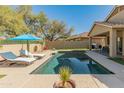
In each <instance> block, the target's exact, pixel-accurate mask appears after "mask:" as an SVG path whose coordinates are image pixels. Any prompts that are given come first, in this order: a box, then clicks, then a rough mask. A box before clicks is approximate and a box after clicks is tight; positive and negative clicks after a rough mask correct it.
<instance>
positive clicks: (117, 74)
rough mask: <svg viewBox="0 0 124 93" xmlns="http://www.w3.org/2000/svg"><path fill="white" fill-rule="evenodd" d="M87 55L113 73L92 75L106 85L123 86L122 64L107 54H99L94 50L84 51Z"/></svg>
mask: <svg viewBox="0 0 124 93" xmlns="http://www.w3.org/2000/svg"><path fill="white" fill-rule="evenodd" d="M86 54H87V55H88V56H89V57H91V58H92V59H94V60H95V61H96V62H97V63H99V64H101V65H102V66H104V67H105V68H107V69H108V70H110V71H111V72H113V73H114V74H113V75H93V76H94V77H95V78H96V79H98V80H100V81H101V82H103V83H104V84H105V85H107V86H108V87H124V66H123V65H121V64H118V63H116V62H114V61H112V60H110V59H108V57H107V56H104V55H101V54H99V53H96V52H92V51H88V52H87V53H86Z"/></svg>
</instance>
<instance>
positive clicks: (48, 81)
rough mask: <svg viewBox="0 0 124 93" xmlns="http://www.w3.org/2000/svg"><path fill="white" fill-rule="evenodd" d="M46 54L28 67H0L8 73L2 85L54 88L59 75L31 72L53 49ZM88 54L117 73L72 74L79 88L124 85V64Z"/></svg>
mask: <svg viewBox="0 0 124 93" xmlns="http://www.w3.org/2000/svg"><path fill="white" fill-rule="evenodd" d="M44 53H45V54H46V56H45V57H44V58H42V59H40V60H37V61H36V62H34V63H33V64H32V65H30V66H27V67H19V68H18V67H14V68H10V67H6V68H0V74H6V75H7V76H5V77H4V78H2V79H0V87H6V88H52V86H53V84H54V82H55V81H58V80H59V76H58V75H53V74H50V75H42V74H30V73H31V72H32V71H33V70H35V69H36V68H37V67H39V66H40V65H42V64H43V63H44V62H46V61H47V60H48V59H49V58H50V57H52V55H51V53H52V51H45V52H44ZM86 54H87V55H88V56H90V57H91V58H93V59H94V60H96V61H97V62H98V63H100V64H102V65H103V66H104V67H106V68H108V69H109V70H111V71H112V72H114V73H115V74H112V75H97V74H96V75H90V74H87V75H84V74H75V75H72V76H71V79H73V80H74V81H75V83H76V87H78V88H106V87H124V75H123V72H124V66H122V65H120V64H117V63H114V62H113V61H111V60H109V59H107V57H105V56H103V55H100V54H97V53H94V52H87V53H86Z"/></svg>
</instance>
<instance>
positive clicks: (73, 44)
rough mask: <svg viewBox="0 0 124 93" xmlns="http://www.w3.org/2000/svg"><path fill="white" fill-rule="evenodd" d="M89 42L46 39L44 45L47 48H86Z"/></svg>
mask: <svg viewBox="0 0 124 93" xmlns="http://www.w3.org/2000/svg"><path fill="white" fill-rule="evenodd" d="M88 44H89V42H88V40H87V41H62V40H61V41H52V42H51V41H47V42H46V46H47V47H48V49H53V48H55V49H74V48H88V46H89V45H88Z"/></svg>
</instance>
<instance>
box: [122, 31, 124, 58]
mask: <svg viewBox="0 0 124 93" xmlns="http://www.w3.org/2000/svg"><path fill="white" fill-rule="evenodd" d="M122 55H123V56H124V31H122Z"/></svg>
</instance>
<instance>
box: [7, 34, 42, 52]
mask: <svg viewBox="0 0 124 93" xmlns="http://www.w3.org/2000/svg"><path fill="white" fill-rule="evenodd" d="M9 40H24V41H27V50H28V51H29V41H31V40H41V38H39V37H36V36H34V35H31V34H24V35H19V36H17V37H14V38H9Z"/></svg>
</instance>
